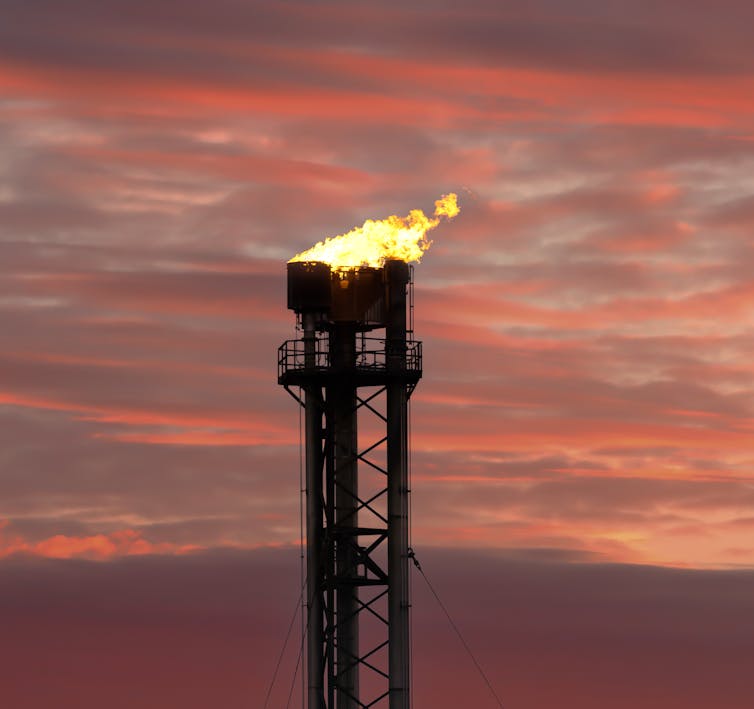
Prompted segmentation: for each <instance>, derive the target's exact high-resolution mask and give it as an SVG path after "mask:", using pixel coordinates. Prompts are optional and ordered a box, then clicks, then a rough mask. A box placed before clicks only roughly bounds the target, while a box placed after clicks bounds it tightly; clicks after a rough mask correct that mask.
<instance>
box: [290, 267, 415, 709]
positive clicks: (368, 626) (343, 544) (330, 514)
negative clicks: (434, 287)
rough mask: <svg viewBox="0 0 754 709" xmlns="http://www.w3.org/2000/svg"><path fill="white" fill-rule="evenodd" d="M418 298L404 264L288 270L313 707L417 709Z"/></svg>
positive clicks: (310, 701)
mask: <svg viewBox="0 0 754 709" xmlns="http://www.w3.org/2000/svg"><path fill="white" fill-rule="evenodd" d="M410 286H411V278H410V269H409V266H408V265H407V264H406V263H404V262H403V261H388V262H387V263H386V264H385V266H384V267H383V268H366V267H365V268H357V269H352V270H349V271H333V270H331V269H330V267H329V266H328V265H327V264H325V263H319V262H315V263H306V262H296V263H289V264H288V307H289V308H290V309H291V310H294V311H295V312H296V318H297V324H298V325H300V326H301V328H302V330H303V337H302V338H300V339H296V340H288V341H286V342H284V343H283V344H282V345H281V347H280V349H279V352H278V383H279V384H282V385H283V386H284V387H285V388H286V390H287V391H288V392H289V393H290V394H291V395H292V396H293V397H294V398H295V399H296V400H297V401H298V402H299V403H300V404H301V406H302V407H303V408H304V410H305V420H306V544H307V563H306V566H307V584H306V585H307V589H306V592H307V642H306V668H307V669H306V672H307V680H308V694H307V696H308V699H307V709H356V708H357V707H363V708H366V707H388V708H389V709H410V695H409V680H410V667H409V664H410V656H409V605H410V599H409V582H408V571H409V557H408V554H409V547H408V494H409V490H408V400H409V397H410V396H411V393H412V391H413V390H414V387H415V386H416V384H417V382H418V381H419V379H420V378H421V367H422V361H421V342H416V341H414V340H413V339H410V338H411V335H412V334H413V333H412V330H411V329H410V328H409V325H408V323H407V304H409V303H408V298H407V293H408V294H409V295H410ZM375 330H384V335H383V337H381V338H375V337H367V333H370V334H371V333H373V331H375ZM378 334H379V333H378ZM295 387H299V388H300V389H299V392H300V393H301V395H299V393H297V392H296V391H294V389H293V388H295Z"/></svg>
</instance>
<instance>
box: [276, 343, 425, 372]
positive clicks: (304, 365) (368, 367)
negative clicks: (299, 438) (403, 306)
mask: <svg viewBox="0 0 754 709" xmlns="http://www.w3.org/2000/svg"><path fill="white" fill-rule="evenodd" d="M401 349H402V347H401V346H400V344H399V345H398V347H397V348H396V347H395V345H394V343H392V342H390V341H386V340H384V339H377V338H372V337H357V338H356V357H355V360H354V366H353V371H355V372H356V373H365V374H369V373H372V374H377V373H381V372H385V373H387V372H389V371H394V370H396V369H397V370H398V371H400V372H407V373H416V374H421V370H422V343H421V342H420V341H418V340H408V341H407V342H406V351H405V360H404V359H403V357H401ZM393 354H395V355H396V360H393V359H392V356H391V355H393ZM388 361H390V367H389V366H388ZM396 361H397V364H396ZM328 371H334V370H333V366H332V361H331V357H330V350H329V342H328V340H327V338H316V339H315V340H314V347H313V351H311V352H307V351H306V343H305V341H304V340H303V339H299V340H286V341H285V342H284V343H283V344H282V345H280V347H279V348H278V378H282V377H284V376H285V375H286V374H289V373H291V372H300V373H302V374H305V373H311V374H317V373H325V372H328Z"/></svg>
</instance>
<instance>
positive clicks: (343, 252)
mask: <svg viewBox="0 0 754 709" xmlns="http://www.w3.org/2000/svg"><path fill="white" fill-rule="evenodd" d="M460 211H461V210H460V209H459V208H458V197H457V195H455V194H452V193H451V194H447V195H443V196H442V197H441V198H440V199H438V200H437V201H436V202H435V215H434V217H428V216H427V215H426V214H425V213H424V212H423V211H422V210H421V209H412V210H411V211H410V212H409V214H408V216H407V217H399V216H396V215H395V214H393V215H392V216H390V217H388V218H387V219H381V220H379V221H375V220H373V219H367V220H366V221H365V222H364V225H363V226H360V227H356V228H355V229H352V230H351V231H349V232H348V233H347V234H341V235H340V236H333V237H330V238H328V239H325V240H324V241H320V242H319V243H318V244H316V245H315V246H312V248H311V249H308V250H307V251H304V252H303V253H300V254H297V255H296V256H294V257H293V258H292V259H291V260H290V261H289V263H291V262H293V261H321V262H323V263H327V264H329V265H330V267H331V268H332V269H333V270H336V271H345V270H349V269H352V268H359V267H360V266H373V267H375V268H381V267H382V266H383V265H384V263H385V261H386V260H388V259H400V260H402V261H406V262H407V263H408V262H410V261H420V260H421V257H422V254H423V253H424V252H425V251H426V250H427V249H428V248H429V247H430V246H431V245H432V242H431V241H429V240H427V238H426V234H427V232H428V231H430V230H432V229H434V228H435V227H437V226H438V225H439V224H440V219H441V218H442V217H445V218H446V219H452V218H453V217H455V216H456V214H458V213H459V212H460Z"/></svg>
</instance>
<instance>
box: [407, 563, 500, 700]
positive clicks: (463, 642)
mask: <svg viewBox="0 0 754 709" xmlns="http://www.w3.org/2000/svg"><path fill="white" fill-rule="evenodd" d="M408 556H409V558H410V559H411V560H412V561H413V562H414V566H415V567H416V568H417V569H418V571H419V573H420V574H421V575H422V577H423V578H424V580H425V581H426V583H427V587H428V588H429V590H430V592H431V593H432V595H433V596H434V597H435V600H436V601H437V604H438V605H439V606H440V608H441V609H442V612H443V613H444V614H445V617H446V618H447V619H448V622H449V623H450V626H451V627H452V628H453V630H454V631H455V633H456V635H457V636H458V639H459V640H460V641H461V644H462V645H463V647H464V649H465V650H466V652H467V653H468V655H469V657H470V658H471V661H472V662H473V663H474V666H475V667H476V669H477V671H478V672H479V674H480V675H481V677H482V679H483V680H484V682H485V684H486V685H487V688H488V689H489V690H490V693H491V694H492V696H493V697H494V698H495V701H496V702H497V705H498V706H499V707H500V709H505V707H504V705H503V702H502V700H501V699H500V697H499V696H498V695H497V692H496V691H495V688H494V687H493V686H492V683H491V682H490V680H489V678H488V677H487V675H486V674H485V672H484V670H483V669H482V666H481V665H480V664H479V662H478V661H477V659H476V657H475V656H474V653H473V652H472V651H471V648H470V647H469V644H468V643H467V642H466V639H465V638H464V637H463V634H462V633H461V630H460V628H459V627H458V626H457V625H456V624H455V622H454V621H453V618H452V617H451V615H450V612H449V611H448V609H447V608H446V607H445V604H444V603H443V602H442V601H441V600H440V596H439V595H438V594H437V591H435V588H434V586H433V585H432V583H431V582H430V580H429V579H428V578H427V574H425V573H424V569H422V567H421V564H420V563H419V560H418V559H417V558H416V554H414V550H413V549H409V553H408Z"/></svg>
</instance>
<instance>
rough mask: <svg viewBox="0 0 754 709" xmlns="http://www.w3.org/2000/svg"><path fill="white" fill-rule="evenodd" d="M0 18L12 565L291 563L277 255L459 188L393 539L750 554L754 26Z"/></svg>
mask: <svg viewBox="0 0 754 709" xmlns="http://www.w3.org/2000/svg"><path fill="white" fill-rule="evenodd" d="M2 15H3V21H2V22H1V23H0V450H1V451H2V453H0V557H4V558H5V557H7V559H6V562H5V563H8V564H11V563H12V564H18V563H21V562H20V561H19V559H23V558H25V559H30V558H36V557H55V558H71V557H73V558H83V559H92V558H94V559H110V560H111V563H113V564H119V563H121V562H120V561H118V559H119V558H120V557H123V556H129V555H152V554H155V555H189V556H190V555H192V554H196V553H197V552H199V551H201V553H202V554H204V555H206V554H211V552H212V550H215V549H217V548H219V547H233V548H235V549H241V550H244V549H254V548H258V547H267V546H275V547H281V548H282V549H287V548H288V547H289V545H291V544H296V543H297V540H298V536H299V530H298V514H299V501H298V489H299V480H298V460H299V458H298V438H299V431H298V413H297V411H296V408H295V405H294V402H293V401H292V400H291V399H290V398H289V397H288V396H286V395H285V393H284V392H283V391H282V390H281V389H280V388H279V387H278V386H277V384H276V381H275V377H276V368H275V363H276V348H277V346H278V345H279V344H280V343H281V342H282V341H283V340H285V339H287V338H288V337H292V336H293V324H294V323H293V318H292V315H291V313H289V312H288V311H287V310H286V309H285V298H284V289H285V281H284V278H285V270H284V264H285V261H286V260H287V259H289V258H290V257H291V256H292V255H293V254H295V253H298V252H300V251H302V250H304V249H305V248H308V247H309V246H311V245H312V244H314V243H315V242H317V241H320V240H321V239H322V238H324V237H325V236H329V235H334V234H340V233H343V232H345V231H347V230H348V229H350V228H352V227H353V226H356V225H360V224H362V223H363V221H364V220H365V219H367V218H382V217H384V216H387V215H389V214H393V213H396V214H407V213H408V211H409V210H410V209H413V208H421V209H424V210H425V211H431V210H432V208H433V204H434V200H435V199H436V198H437V196H438V195H440V194H445V193H448V192H458V194H459V203H460V206H461V210H462V211H461V214H460V215H459V216H458V217H457V218H456V219H455V220H454V221H453V222H449V223H443V224H442V225H441V227H439V228H438V229H437V230H436V231H435V232H433V235H432V238H433V239H434V245H433V247H432V249H431V250H430V251H429V252H428V253H427V255H426V256H425V258H424V259H423V261H422V263H421V265H420V266H419V267H417V269H416V331H417V336H418V337H419V338H421V339H423V340H424V343H425V344H424V355H425V376H424V380H423V381H422V382H421V384H420V386H419V388H418V389H417V391H416V393H415V395H414V399H413V406H412V413H413V459H412V460H413V490H414V498H413V514H414V525H413V538H414V544H415V546H416V547H417V548H429V547H443V548H447V547H464V548H471V547H474V548H479V547H484V548H487V549H491V550H500V549H503V550H508V551H507V552H506V553H508V552H510V551H511V550H513V551H515V553H529V554H540V553H543V550H548V551H547V553H549V554H565V555H567V556H568V558H569V559H570V558H573V559H578V560H581V561H585V560H588V561H590V562H593V563H595V564H597V563H612V562H617V563H623V562H630V563H646V564H654V565H660V566H682V567H695V568H701V569H710V568H723V569H734V568H738V567H745V568H751V566H752V565H753V564H754V473H753V472H752V471H753V470H754V364H752V357H751V353H752V352H753V351H754V279H753V278H752V273H753V272H754V270H753V269H754V236H753V235H754V52H753V51H752V49H751V27H752V26H754V6H753V5H752V4H751V3H748V2H743V0H716V1H715V2H712V0H659V1H658V0H653V1H652V2H649V1H648V0H638V2H633V3H624V4H621V3H606V2H604V1H602V2H601V1H598V0H576V1H574V2H563V1H562V0H533V1H529V2H511V3H508V2H506V3H502V2H498V1H497V0H469V1H468V2H464V3H457V2H451V1H450V0H445V1H443V0H440V1H438V2H429V1H428V0H412V1H411V2H393V1H392V0H391V1H388V2H380V3H375V2H358V1H353V0H349V1H348V2H346V1H345V0H342V1H339V0H333V1H332V2H310V1H306V2H303V1H301V2H254V1H253V0H247V1H245V2H240V1H238V0H215V2H212V3H209V2H198V1H195V0H180V1H179V0H156V1H155V0H152V1H151V2H142V1H141V0H135V1H132V2H128V3H125V2H116V1H115V0H104V1H103V0H96V1H95V0H68V1H67V2H65V3H62V2H58V1H54V0H37V1H35V2H29V1H28V0H5V1H4V2H3V11H2ZM522 550H524V551H523V552H522ZM197 558H198V557H197ZM201 558H205V556H202V557H201ZM71 563H74V562H73V561H72V562H71ZM76 563H78V562H76ZM187 563H188V562H187ZM113 568H115V567H113ZM700 573H701V572H700ZM749 648H750V646H749ZM737 696H741V695H737ZM750 697H751V694H750V695H749V699H750ZM666 699H667V698H666ZM542 701H544V699H543V700H542ZM658 701H659V700H658ZM700 701H701V699H700ZM750 703H751V702H750V701H749V702H748V704H747V703H745V702H744V703H742V704H741V705H740V706H741V707H743V706H744V705H746V706H750ZM577 705H578V706H580V707H581V709H584V708H585V707H587V706H589V707H591V705H588V704H587V703H585V702H584V701H580V702H579V703H578V704H577ZM40 706H44V703H42V704H40ZM72 706H73V705H72ZM75 706H77V707H78V706H83V705H79V704H75ZM111 706H114V705H111ZM144 706H146V705H144ZM161 706H162V705H161ZM181 706H188V705H187V704H182V705H181ZM522 706H523V705H522ZM574 706H576V704H575V705H574ZM596 706H599V704H597V705H596ZM614 706H618V705H617V704H615V705H614ZM646 706H655V705H652V704H646ZM656 706H658V707H659V706H663V707H664V709H667V707H670V706H675V704H672V702H670V701H668V702H666V703H665V704H662V705H660V704H657V705H656ZM679 706H680V704H679ZM683 706H686V707H688V706H690V705H689V704H684V705H683ZM725 706H726V707H738V706H739V705H738V704H736V703H735V700H734V699H731V700H730V702H729V703H727V704H726V705H725Z"/></svg>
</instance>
